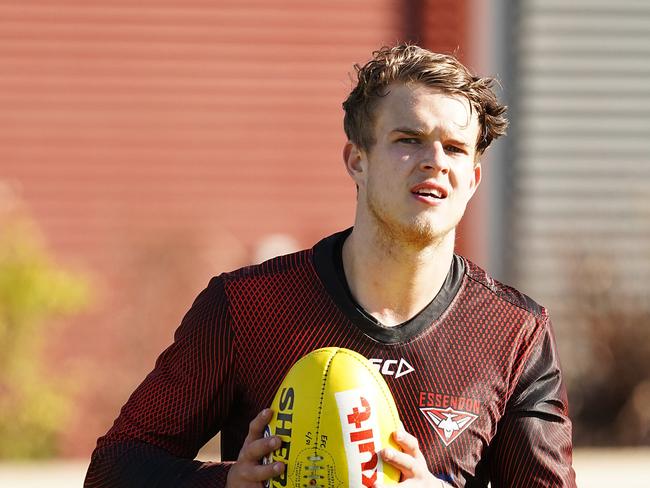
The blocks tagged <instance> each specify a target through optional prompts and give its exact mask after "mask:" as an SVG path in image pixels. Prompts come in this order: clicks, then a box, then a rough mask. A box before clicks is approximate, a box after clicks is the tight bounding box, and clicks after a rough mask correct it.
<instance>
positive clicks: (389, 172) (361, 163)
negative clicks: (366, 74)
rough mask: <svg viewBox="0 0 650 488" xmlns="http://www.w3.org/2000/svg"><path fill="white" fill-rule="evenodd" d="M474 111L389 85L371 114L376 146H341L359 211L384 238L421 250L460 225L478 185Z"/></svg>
mask: <svg viewBox="0 0 650 488" xmlns="http://www.w3.org/2000/svg"><path fill="white" fill-rule="evenodd" d="M478 133H479V123H478V118H477V115H476V111H475V110H474V111H471V110H470V105H469V102H468V101H467V100H466V99H465V98H464V97H460V96H453V95H448V94H443V93H441V92H440V91H438V90H434V89H431V88H427V87H425V86H423V85H419V84H408V85H407V84H395V85H393V86H391V87H390V93H389V94H388V95H387V96H386V97H385V98H383V99H382V100H381V101H380V102H379V104H378V106H377V107H376V112H375V141H376V142H375V144H374V145H373V147H372V148H371V149H370V150H369V151H363V150H359V149H357V148H356V147H354V146H353V145H348V146H347V147H346V159H347V165H348V171H349V172H350V174H351V175H352V177H353V178H354V180H355V182H356V183H357V185H358V187H359V197H358V205H359V206H360V207H361V208H360V209H359V210H360V211H361V214H362V215H363V216H364V218H367V219H369V221H370V222H369V223H370V225H375V226H378V227H377V230H379V231H381V232H383V233H385V234H386V235H388V236H389V237H390V238H393V239H398V240H401V241H403V242H406V243H410V244H414V245H418V246H426V245H429V244H432V243H435V242H438V241H440V240H441V239H442V238H444V237H445V236H446V235H448V234H449V232H450V231H452V230H453V229H454V228H455V227H456V226H457V225H458V223H459V221H460V219H461V217H462V216H463V213H464V212H465V207H466V206H467V202H468V201H469V199H470V198H471V197H472V195H474V192H475V190H476V188H477V186H478V184H479V182H480V179H481V166H480V164H478V162H477V154H476V142H477V139H478Z"/></svg>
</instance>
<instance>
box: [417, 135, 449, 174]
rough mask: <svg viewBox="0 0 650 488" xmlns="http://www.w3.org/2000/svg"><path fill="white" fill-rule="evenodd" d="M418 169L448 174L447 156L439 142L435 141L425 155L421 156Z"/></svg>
mask: <svg viewBox="0 0 650 488" xmlns="http://www.w3.org/2000/svg"><path fill="white" fill-rule="evenodd" d="M420 169H421V170H422V171H440V172H441V173H443V174H447V173H449V156H447V154H446V153H445V148H444V147H442V143H441V142H439V141H435V142H434V143H433V145H432V146H431V147H430V148H429V150H428V151H427V152H426V154H423V158H422V161H420Z"/></svg>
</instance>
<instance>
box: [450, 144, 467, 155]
mask: <svg viewBox="0 0 650 488" xmlns="http://www.w3.org/2000/svg"><path fill="white" fill-rule="evenodd" d="M445 152H448V153H455V154H465V150H464V149H462V148H460V147H458V146H445Z"/></svg>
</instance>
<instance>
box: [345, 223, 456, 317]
mask: <svg viewBox="0 0 650 488" xmlns="http://www.w3.org/2000/svg"><path fill="white" fill-rule="evenodd" d="M453 253H454V232H453V231H452V232H450V233H449V234H448V235H447V236H445V237H444V238H443V239H442V240H441V241H440V242H437V243H435V244H431V245H429V246H426V247H423V248H422V247H420V248H417V247H414V246H409V245H406V244H403V243H400V242H399V241H397V240H387V239H386V236H382V235H378V234H376V233H372V232H367V231H364V229H360V228H357V227H356V226H355V228H354V229H353V230H352V233H351V234H350V235H349V236H348V238H347V239H346V241H345V243H344V244H343V268H344V270H345V277H346V280H347V282H348V286H349V288H350V291H351V293H352V296H353V297H354V299H355V300H356V301H357V303H359V304H360V305H361V306H362V307H363V308H364V310H365V311H366V312H368V313H369V314H371V315H372V316H373V317H375V318H376V319H377V320H379V322H381V323H382V324H384V325H386V326H395V325H399V324H401V323H403V322H405V321H407V320H409V319H411V318H413V317H414V316H415V315H417V314H418V313H419V312H420V311H422V310H423V309H424V308H425V307H426V306H427V305H428V304H429V303H430V302H431V301H432V300H433V299H434V298H435V296H436V295H437V294H438V292H439V291H440V288H442V285H443V283H444V282H445V278H446V277H447V273H448V272H449V268H450V266H451V261H452V259H453Z"/></svg>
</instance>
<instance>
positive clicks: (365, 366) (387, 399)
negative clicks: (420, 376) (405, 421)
mask: <svg viewBox="0 0 650 488" xmlns="http://www.w3.org/2000/svg"><path fill="white" fill-rule="evenodd" d="M337 352H339V353H341V354H347V355H348V356H350V357H351V358H352V359H354V360H355V361H356V362H357V363H359V364H360V365H361V366H363V367H364V368H366V370H368V372H369V373H370V376H372V377H374V378H375V380H377V378H376V375H379V374H380V373H377V371H376V370H374V369H372V368H371V367H369V366H368V364H366V362H367V360H366V361H361V360H360V359H359V358H358V357H356V356H355V355H353V354H350V353H349V352H347V351H345V350H341V349H338V350H337ZM357 354H358V353H357ZM332 357H333V356H332ZM364 359H365V358H364ZM328 367H329V364H328ZM379 379H381V381H377V384H378V385H380V386H381V385H382V382H383V386H385V387H386V388H385V389H388V391H389V392H390V389H389V387H388V383H386V380H385V379H384V378H382V377H381V376H379ZM385 389H384V388H379V390H380V391H381V394H382V396H383V397H384V400H385V402H386V404H387V405H391V404H395V400H394V398H392V393H391V397H390V398H389V397H388V395H386V391H385ZM388 410H389V411H391V409H390V408H389V409H388ZM395 410H397V405H396V404H395ZM390 414H391V416H392V417H393V422H394V423H395V424H396V425H400V424H401V422H400V421H399V417H397V418H395V413H394V412H392V411H391V412H390Z"/></svg>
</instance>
